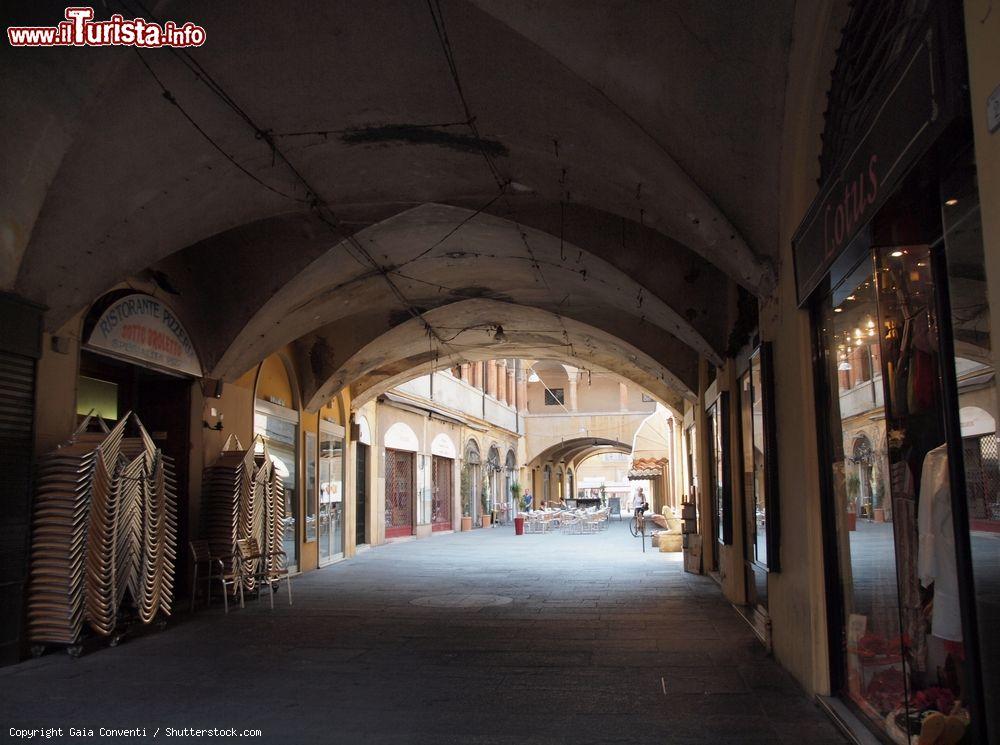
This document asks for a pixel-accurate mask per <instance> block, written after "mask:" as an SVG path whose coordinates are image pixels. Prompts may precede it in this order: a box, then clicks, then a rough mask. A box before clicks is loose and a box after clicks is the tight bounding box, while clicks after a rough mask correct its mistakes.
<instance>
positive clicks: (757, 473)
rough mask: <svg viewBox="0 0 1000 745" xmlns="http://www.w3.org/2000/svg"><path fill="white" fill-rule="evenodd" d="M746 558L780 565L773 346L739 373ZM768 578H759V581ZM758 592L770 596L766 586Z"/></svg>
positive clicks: (766, 566)
mask: <svg viewBox="0 0 1000 745" xmlns="http://www.w3.org/2000/svg"><path fill="white" fill-rule="evenodd" d="M739 390H740V409H741V411H740V424H741V442H742V451H743V473H744V484H743V487H744V506H745V510H746V512H745V515H744V517H745V526H746V527H745V533H746V559H747V561H748V562H750V563H751V564H753V565H755V566H756V567H760V568H764V569H767V570H771V571H774V570H776V569H777V568H778V514H777V513H778V510H777V506H778V505H777V468H776V464H775V462H774V461H775V458H776V454H777V447H776V442H775V433H774V415H773V406H774V400H773V399H774V393H773V390H774V389H773V370H772V367H771V351H770V344H764V345H762V346H761V347H760V348H759V349H757V350H756V351H755V352H754V353H753V355H751V357H750V365H749V369H748V370H747V371H746V372H745V373H744V374H743V375H741V376H740V388H739ZM761 581H763V582H764V584H765V585H766V580H761V578H760V577H758V578H756V579H755V582H756V583H757V584H758V585H760V583H761ZM757 589H758V591H762V592H763V593H765V594H766V586H765V587H764V588H761V587H759V586H758V588H757Z"/></svg>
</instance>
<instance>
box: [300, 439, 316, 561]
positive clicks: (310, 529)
mask: <svg viewBox="0 0 1000 745" xmlns="http://www.w3.org/2000/svg"><path fill="white" fill-rule="evenodd" d="M305 475H306V514H305V520H304V521H303V522H304V523H305V530H306V536H305V542H306V543H312V542H313V541H315V540H316V502H317V499H318V496H319V495H318V494H317V493H316V435H314V434H313V433H312V432H306V473H305Z"/></svg>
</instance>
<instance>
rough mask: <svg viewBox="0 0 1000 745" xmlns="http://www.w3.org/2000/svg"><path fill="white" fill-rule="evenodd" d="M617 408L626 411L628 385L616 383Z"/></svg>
mask: <svg viewBox="0 0 1000 745" xmlns="http://www.w3.org/2000/svg"><path fill="white" fill-rule="evenodd" d="M618 410H619V411H628V386H627V385H625V384H624V383H618Z"/></svg>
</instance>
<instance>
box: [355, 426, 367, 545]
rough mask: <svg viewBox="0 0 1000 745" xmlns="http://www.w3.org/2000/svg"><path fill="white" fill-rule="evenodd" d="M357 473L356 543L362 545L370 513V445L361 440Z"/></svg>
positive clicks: (358, 449)
mask: <svg viewBox="0 0 1000 745" xmlns="http://www.w3.org/2000/svg"><path fill="white" fill-rule="evenodd" d="M357 453H358V454H357V473H356V474H355V479H354V484H355V488H356V493H357V502H356V503H357V508H356V509H355V511H354V513H355V535H354V540H355V543H356V545H358V546H361V545H364V544H365V543H367V540H366V538H365V532H366V531H365V525H366V520H365V518H366V516H367V515H368V446H367V445H363V444H361V443H360V442H359V443H358V445H357Z"/></svg>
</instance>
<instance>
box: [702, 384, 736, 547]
mask: <svg viewBox="0 0 1000 745" xmlns="http://www.w3.org/2000/svg"><path fill="white" fill-rule="evenodd" d="M728 434H729V394H728V393H722V394H720V395H719V398H718V399H717V400H716V402H715V403H713V404H712V405H711V406H710V407H709V409H708V436H709V445H710V448H711V449H710V456H711V461H712V462H711V465H710V471H709V476H710V477H711V495H712V527H713V531H712V532H713V533H714V534H715V536H716V539H717V540H718V542H719V543H722V544H726V545H728V544H731V543H732V542H733V504H732V491H731V487H730V479H729V448H728V447H727V446H726V445H727V444H728V442H729V436H728ZM716 560H718V556H716Z"/></svg>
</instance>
